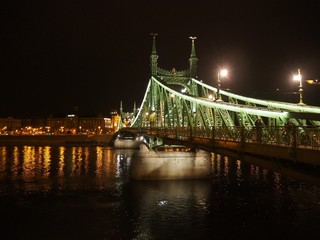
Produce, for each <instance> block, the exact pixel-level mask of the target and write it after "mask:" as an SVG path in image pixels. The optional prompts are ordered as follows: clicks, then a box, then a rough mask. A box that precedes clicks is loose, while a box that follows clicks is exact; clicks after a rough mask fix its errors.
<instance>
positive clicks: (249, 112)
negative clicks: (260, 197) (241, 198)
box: [124, 35, 320, 166]
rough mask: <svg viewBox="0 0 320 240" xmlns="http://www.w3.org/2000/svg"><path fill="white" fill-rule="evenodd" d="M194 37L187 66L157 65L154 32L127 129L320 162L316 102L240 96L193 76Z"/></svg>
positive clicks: (217, 148)
mask: <svg viewBox="0 0 320 240" xmlns="http://www.w3.org/2000/svg"><path fill="white" fill-rule="evenodd" d="M194 40H195V38H192V45H191V55H190V58H189V64H190V65H189V69H186V70H181V71H178V70H176V69H175V68H173V69H172V70H165V69H163V68H160V67H159V66H158V55H157V51H156V44H155V35H154V36H153V44H152V53H151V56H150V66H151V78H150V80H149V82H148V85H147V88H146V92H145V95H144V98H143V101H142V103H141V105H140V107H139V109H138V111H137V112H134V116H133V119H132V122H131V125H130V127H125V128H124V129H125V130H126V131H128V130H130V131H135V132H140V131H142V132H144V133H146V134H149V135H152V136H155V137H159V138H162V139H164V142H167V143H180V144H184V145H188V146H194V147H197V148H200V149H205V150H208V151H211V152H215V153H222V154H226V155H228V154H229V155H230V154H233V153H236V154H240V155H241V154H246V155H253V156H263V157H269V158H277V159H283V160H288V161H292V162H299V163H303V164H309V165H312V166H319V165H320V107H318V106H309V105H307V104H305V103H303V102H302V101H301V98H300V102H298V103H288V102H279V101H272V100H263V99H255V98H250V97H246V96H241V95H238V94H234V93H231V92H228V91H224V90H222V89H220V82H219V81H218V88H215V87H212V86H209V85H207V84H205V83H204V82H203V81H202V80H199V79H198V77H197V62H198V59H197V57H196V53H195V41H194Z"/></svg>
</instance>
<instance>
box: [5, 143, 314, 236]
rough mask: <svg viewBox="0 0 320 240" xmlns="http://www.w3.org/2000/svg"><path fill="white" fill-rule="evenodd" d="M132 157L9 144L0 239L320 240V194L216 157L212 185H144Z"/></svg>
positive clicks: (101, 150)
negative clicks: (133, 171)
mask: <svg viewBox="0 0 320 240" xmlns="http://www.w3.org/2000/svg"><path fill="white" fill-rule="evenodd" d="M131 155H132V151H125V150H122V151H121V150H117V151H115V150H113V149H110V148H105V147H56V146H44V147H39V146H10V147H9V146H8V147H3V146H2V147H0V181H1V182H0V228H1V233H0V238H1V239H240V238H241V239H273V238H276V239H280V238H282V239H320V188H319V187H318V186H317V185H312V184H309V183H306V182H302V181H299V180H296V179H293V178H291V177H288V176H284V175H282V174H280V173H277V172H273V171H271V170H267V169H263V168H260V167H257V166H254V165H251V164H248V163H245V162H242V161H240V160H237V159H231V158H227V157H222V156H220V155H215V154H213V155H212V178H211V179H208V180H180V181H152V182H135V181H131V180H130V179H129V177H128V173H129V169H130V162H131V160H132V159H131Z"/></svg>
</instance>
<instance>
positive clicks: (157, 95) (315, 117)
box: [132, 76, 320, 129]
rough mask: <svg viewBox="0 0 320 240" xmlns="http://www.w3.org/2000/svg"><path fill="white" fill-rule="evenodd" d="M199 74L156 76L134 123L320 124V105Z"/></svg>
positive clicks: (206, 126)
mask: <svg viewBox="0 0 320 240" xmlns="http://www.w3.org/2000/svg"><path fill="white" fill-rule="evenodd" d="M220 94H221V96H222V101H219V100H217V99H218V97H217V88H214V87H212V86H209V85H207V84H205V83H203V82H202V81H199V80H197V79H195V78H189V79H184V80H183V81H181V79H180V80H179V78H175V77H172V78H170V80H168V79H167V78H162V77H161V76H152V77H151V79H150V81H149V83H148V86H147V89H146V92H145V96H144V98H143V101H142V104H141V106H140V108H139V111H138V114H137V116H136V117H135V119H134V122H133V124H132V127H157V128H174V127H197V128H202V129H213V128H221V127H234V126H242V127H245V128H252V127H255V123H256V122H257V121H258V120H259V121H261V122H262V123H263V125H264V126H284V125H285V124H287V123H288V122H291V123H292V124H294V125H296V126H301V127H302V126H307V125H309V126H320V108H319V107H315V106H308V105H299V104H293V103H286V102H277V101H269V100H261V99H255V98H249V97H245V96H241V95H238V94H234V93H231V92H228V91H223V90H220Z"/></svg>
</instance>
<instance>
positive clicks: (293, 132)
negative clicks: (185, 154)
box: [131, 125, 320, 150]
mask: <svg viewBox="0 0 320 240" xmlns="http://www.w3.org/2000/svg"><path fill="white" fill-rule="evenodd" d="M131 129H132V130H134V131H141V132H146V133H149V134H152V135H158V136H162V137H168V138H174V139H181V140H190V141H191V140H192V138H193V137H198V138H207V139H213V140H225V141H236V142H250V143H260V144H273V145H283V146H291V147H294V148H311V149H316V150H320V127H318V126H317V127H313V126H311V127H310V126H294V125H293V126H276V127H267V126H265V127H250V128H246V127H221V128H212V129H205V128H201V127H174V128H168V127H166V128H131Z"/></svg>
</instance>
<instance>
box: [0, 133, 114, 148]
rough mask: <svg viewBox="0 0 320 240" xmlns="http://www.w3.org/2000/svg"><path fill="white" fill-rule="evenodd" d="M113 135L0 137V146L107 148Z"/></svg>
mask: <svg viewBox="0 0 320 240" xmlns="http://www.w3.org/2000/svg"><path fill="white" fill-rule="evenodd" d="M112 136H113V134H97V135H86V134H76V135H72V134H61V135H0V145H12V144H14V145H73V144H74V145H102V146H107V145H108V144H109V143H110V141H111V138H112Z"/></svg>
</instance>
